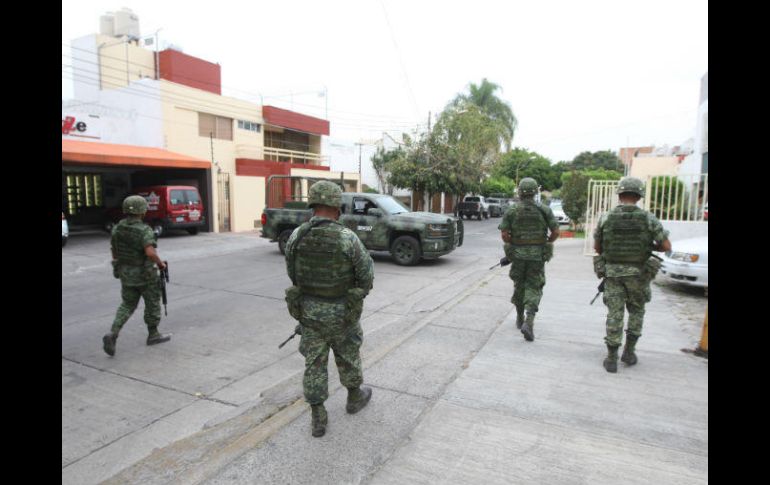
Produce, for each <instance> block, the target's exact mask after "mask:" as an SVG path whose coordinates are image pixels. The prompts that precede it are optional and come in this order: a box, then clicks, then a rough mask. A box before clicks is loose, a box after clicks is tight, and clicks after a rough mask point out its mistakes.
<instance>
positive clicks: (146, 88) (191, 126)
mask: <svg viewBox="0 0 770 485" xmlns="http://www.w3.org/2000/svg"><path fill="white" fill-rule="evenodd" d="M137 22H138V20H137ZM103 30H104V31H103V32H102V33H101V34H94V35H90V36H85V37H81V38H79V39H76V40H75V41H73V43H72V46H73V54H72V57H73V74H74V83H75V84H74V87H75V97H76V98H78V99H77V100H76V101H77V102H75V103H71V104H67V105H65V104H64V103H63V105H62V127H63V129H62V138H63V140H64V139H73V138H71V137H75V136H80V138H78V140H82V141H85V142H96V143H104V142H106V141H109V142H110V144H109V145H104V147H105V148H104V152H105V156H104V157H103V160H104V163H103V164H101V165H100V164H99V163H97V162H96V161H94V160H97V159H98V157H96V156H95V155H94V154H93V153H88V154H81V153H79V152H78V151H77V150H76V149H75V148H72V147H73V146H78V145H77V144H74V145H73V144H68V151H67V157H68V158H69V159H70V160H65V156H64V150H63V158H62V199H63V205H66V206H67V207H70V208H72V211H75V212H77V211H78V210H79V208H80V206H79V204H80V202H79V201H80V199H83V200H86V201H91V202H87V203H92V201H99V200H109V199H110V197H112V196H108V197H106V198H105V197H102V196H101V194H93V195H92V196H90V195H88V194H86V196H80V195H78V196H77V197H75V200H74V202H73V200H70V199H72V195H71V194H72V193H76V194H79V193H80V192H79V191H82V188H81V187H70V186H68V184H69V183H70V182H68V181H69V180H81V179H82V180H91V181H98V182H99V183H95V182H92V183H90V185H89V187H88V190H89V191H91V192H93V191H94V190H100V189H98V187H101V186H102V183H101V181H102V176H103V175H104V176H105V177H108V181H114V180H116V179H119V178H120V177H121V176H122V177H123V179H124V180H123V181H122V183H123V186H126V187H127V189H128V190H129V191H130V188H131V187H132V186H138V185H140V182H139V180H141V181H142V182H141V183H148V182H147V181H151V182H152V183H154V184H162V183H164V181H168V183H171V182H172V181H173V182H174V183H180V181H188V183H190V184H194V185H197V186H199V190H200V191H201V194H202V197H203V198H204V202H205V204H206V213H207V217H206V220H207V221H209V227H208V229H209V230H211V231H215V232H220V231H248V230H253V229H254V228H255V227H258V225H259V220H260V217H261V213H262V211H263V209H264V208H265V207H266V206H276V205H281V204H282V203H283V202H284V201H287V200H297V199H301V198H303V197H305V196H306V195H307V188H308V187H307V183H301V182H299V181H295V182H289V181H287V180H279V181H275V183H273V184H272V185H271V187H270V189H269V190H268V179H269V178H270V176H273V175H275V176H286V175H302V176H306V177H313V178H323V179H334V180H342V181H343V183H344V185H345V187H346V189H347V190H352V191H360V190H361V183H360V180H359V175H358V174H357V173H344V174H342V173H339V172H332V171H331V170H330V161H329V159H328V157H326V156H324V155H323V154H322V153H321V146H322V143H321V140H322V137H323V136H328V135H329V128H330V127H329V122H328V121H327V120H323V119H319V118H315V117H312V116H307V115H304V114H301V113H297V112H293V111H289V110H285V109H281V108H277V107H274V106H260V105H258V104H254V103H251V102H248V101H244V100H240V99H236V98H232V97H227V96H222V95H221V82H220V80H221V67H220V66H219V65H218V64H214V63H210V62H208V61H205V60H202V59H198V58H195V57H193V56H190V55H187V54H184V53H182V52H179V51H178V50H174V49H166V50H163V51H160V52H154V51H151V50H149V49H146V48H144V47H142V46H141V45H140V44H141V43H140V41H139V39H138V38H137V37H136V36H132V35H121V36H116V35H110V34H111V33H112V34H114V32H110V29H109V26H108V27H107V28H104V29H103ZM135 30H136V31H137V32H138V25H137V26H136V29H135ZM73 106H77V113H75V112H71V111H72V109H74V108H72V107H73ZM113 113H129V115H126V116H122V115H121V116H122V118H121V119H120V120H119V122H118V121H114V120H112V119H111V118H110V116H111V115H112V114H113ZM83 119H85V120H87V121H88V125H89V130H90V132H89V133H91V135H90V136H86V134H84V133H77V132H76V131H75V130H74V129H72V128H73V126H79V125H78V124H77V123H79V122H80V120H83ZM66 120H68V121H66ZM126 120H130V123H131V124H130V125H128V123H129V121H126ZM65 125H67V130H66V131H67V132H66V133H65ZM94 127H97V128H98V131H94V130H95V128H94ZM115 143H117V144H119V147H120V149H119V150H118V151H119V152H120V153H122V154H124V155H125V153H126V151H127V150H129V151H130V148H126V147H130V146H131V145H135V146H137V147H138V148H139V147H154V148H158V149H161V150H163V151H165V152H167V153H165V154H158V155H157V160H164V159H168V160H171V159H174V160H177V164H178V166H176V165H172V164H170V163H169V165H168V166H163V165H162V163H161V164H160V165H159V164H157V163H155V162H153V163H152V164H150V163H145V162H142V163H137V164H134V165H131V164H130V163H129V162H127V160H129V159H130V157H125V156H123V157H122V158H120V159H117V158H116V159H115V160H111V159H110V155H109V154H110V153H116V151H115V150H113V149H112V145H111V144H115ZM80 146H82V145H80ZM73 150H74V151H73ZM179 155H183V156H188V157H192V158H194V159H195V160H204V161H206V160H207V161H209V162H210V163H211V164H210V166H209V167H208V168H207V169H199V168H196V170H198V171H197V172H195V173H193V174H192V175H190V173H192V172H189V170H190V167H183V165H181V163H182V162H179V160H180V159H181V157H180V156H179ZM86 158H87V159H88V160H90V161H89V162H88V163H89V165H88V167H87V168H83V163H84V162H83V161H82V160H84V159H86ZM97 161H98V160H97ZM76 165H77V166H76ZM188 165H189V163H188ZM196 167H198V165H196ZM181 168H185V169H186V170H188V172H183V171H181ZM121 169H123V170H124V173H117V174H116V171H120V170H121ZM74 172H78V173H79V175H78V177H79V178H78V177H74V178H73V177H72V176H68V174H71V173H74ZM118 182H120V180H118ZM94 187H97V188H96V189H95V188H94ZM268 192H270V195H269V198H270V201H269V202H268ZM65 203H66V204H65ZM85 209H89V210H90V211H91V212H94V211H97V210H98V209H99V208H98V207H91V206H89V207H83V210H84V211H85ZM68 215H73V216H74V215H75V214H68ZM75 220H76V221H77V220H78V219H77V218H75Z"/></svg>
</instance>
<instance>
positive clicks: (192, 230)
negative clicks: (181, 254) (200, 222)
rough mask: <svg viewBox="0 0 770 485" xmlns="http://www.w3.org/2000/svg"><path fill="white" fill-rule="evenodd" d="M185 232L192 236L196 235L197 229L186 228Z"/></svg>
mask: <svg viewBox="0 0 770 485" xmlns="http://www.w3.org/2000/svg"><path fill="white" fill-rule="evenodd" d="M187 232H188V233H189V234H190V235H191V236H194V235H196V234H198V228H197V227H188V228H187Z"/></svg>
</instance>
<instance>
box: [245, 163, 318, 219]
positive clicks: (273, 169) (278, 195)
mask: <svg viewBox="0 0 770 485" xmlns="http://www.w3.org/2000/svg"><path fill="white" fill-rule="evenodd" d="M292 168H307V169H311V170H320V171H327V172H328V171H329V167H324V166H321V165H303V164H301V163H286V162H270V161H268V160H251V159H248V158H236V159H235V175H250V176H252V177H265V189H266V190H267V189H268V186H267V178H268V177H269V176H270V175H289V174H290V173H291V169H292ZM284 194H291V180H290V179H285V180H283V183H281V184H280V185H274V186H273V190H272V191H270V195H271V197H270V200H269V201H268V207H271V208H272V207H283V206H284V203H285V200H284Z"/></svg>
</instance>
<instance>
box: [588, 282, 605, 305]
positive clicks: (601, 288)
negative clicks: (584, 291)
mask: <svg viewBox="0 0 770 485" xmlns="http://www.w3.org/2000/svg"><path fill="white" fill-rule="evenodd" d="M606 281H607V278H605V279H603V280H602V282H601V283H599V287H598V288H597V290H599V291H598V292H597V293H596V296H595V297H594V299H593V300H591V303H590V304H591V305H593V304H594V302H595V301H596V299H597V298H599V295H601V294H602V292H603V291H604V283H605V282H606Z"/></svg>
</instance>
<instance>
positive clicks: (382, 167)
mask: <svg viewBox="0 0 770 485" xmlns="http://www.w3.org/2000/svg"><path fill="white" fill-rule="evenodd" d="M403 152H404V150H403V149H402V148H401V147H400V146H399V147H397V148H395V149H392V150H385V149H384V148H383V147H377V152H376V153H375V154H374V155H373V156H372V167H373V168H374V173H375V174H376V176H377V180H378V181H379V183H380V186H381V187H382V188H383V191H384V192H385V193H386V194H389V195H393V185H391V184H389V183H388V175H389V173H390V166H391V164H392V163H393V162H394V161H395V160H397V159H398V158H400V157H403V155H404V153H403Z"/></svg>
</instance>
